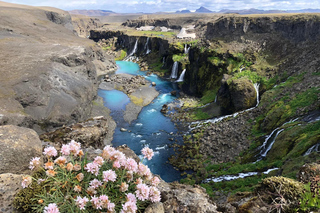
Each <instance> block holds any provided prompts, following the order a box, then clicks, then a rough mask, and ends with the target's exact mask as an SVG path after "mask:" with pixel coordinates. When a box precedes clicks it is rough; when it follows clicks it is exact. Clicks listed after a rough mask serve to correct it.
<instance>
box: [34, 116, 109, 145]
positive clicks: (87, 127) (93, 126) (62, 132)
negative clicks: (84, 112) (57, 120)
mask: <svg viewBox="0 0 320 213" xmlns="http://www.w3.org/2000/svg"><path fill="white" fill-rule="evenodd" d="M109 122H110V121H108V119H106V118H104V117H103V116H99V117H94V118H91V119H89V120H86V121H83V122H80V123H77V124H74V125H70V126H65V127H62V128H59V129H57V130H55V131H53V132H48V133H45V134H42V135H41V136H40V138H41V140H44V141H46V142H48V141H50V142H53V143H56V144H59V145H61V144H66V143H69V142H70V141H71V140H75V141H77V142H80V143H81V144H82V145H83V147H89V146H92V147H94V148H102V147H104V146H105V145H110V143H107V142H106V141H105V139H107V138H109V137H111V138H112V134H113V130H112V131H109V130H110V127H109Z"/></svg>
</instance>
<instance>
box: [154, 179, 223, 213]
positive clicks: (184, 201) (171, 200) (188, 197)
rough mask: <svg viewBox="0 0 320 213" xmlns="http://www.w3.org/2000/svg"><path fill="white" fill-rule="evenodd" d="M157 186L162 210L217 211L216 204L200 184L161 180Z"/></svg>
mask: <svg viewBox="0 0 320 213" xmlns="http://www.w3.org/2000/svg"><path fill="white" fill-rule="evenodd" d="M158 188H159V190H160V191H161V202H162V203H163V206H164V212H185V213H187V212H206V213H216V212H218V211H217V206H216V205H215V204H214V203H213V202H212V201H211V199H210V198H209V196H208V195H207V194H206V191H205V189H204V188H202V187H200V186H194V187H193V186H190V185H183V184H179V183H170V184H168V183H166V182H162V183H160V185H159V186H158Z"/></svg>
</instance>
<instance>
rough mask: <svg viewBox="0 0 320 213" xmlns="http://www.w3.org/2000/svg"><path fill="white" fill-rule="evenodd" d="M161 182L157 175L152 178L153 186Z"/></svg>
mask: <svg viewBox="0 0 320 213" xmlns="http://www.w3.org/2000/svg"><path fill="white" fill-rule="evenodd" d="M159 183H160V179H159V178H158V177H157V176H155V177H153V178H152V180H151V184H152V185H153V186H158V184H159Z"/></svg>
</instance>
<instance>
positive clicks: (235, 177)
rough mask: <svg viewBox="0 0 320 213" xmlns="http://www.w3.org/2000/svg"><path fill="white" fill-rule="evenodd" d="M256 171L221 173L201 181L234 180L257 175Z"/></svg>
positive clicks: (267, 172) (266, 172) (268, 171)
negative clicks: (232, 173)
mask: <svg viewBox="0 0 320 213" xmlns="http://www.w3.org/2000/svg"><path fill="white" fill-rule="evenodd" d="M277 169H279V168H272V169H268V170H267V171H265V172H262V173H263V174H269V173H270V172H272V171H274V170H277ZM258 174H259V173H258V172H247V173H239V174H238V175H223V176H220V177H216V178H215V177H212V178H208V179H205V180H204V181H202V182H203V183H208V182H215V183H217V182H221V181H230V180H236V179H239V178H245V177H250V176H254V175H258Z"/></svg>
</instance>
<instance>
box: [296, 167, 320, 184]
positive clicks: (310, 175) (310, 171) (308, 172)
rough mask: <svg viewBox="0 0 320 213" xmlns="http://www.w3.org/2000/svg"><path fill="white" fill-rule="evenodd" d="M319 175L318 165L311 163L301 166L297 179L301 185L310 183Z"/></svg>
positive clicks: (319, 168)
mask: <svg viewBox="0 0 320 213" xmlns="http://www.w3.org/2000/svg"><path fill="white" fill-rule="evenodd" d="M319 175H320V164H317V163H311V164H305V165H303V166H302V167H301V168H300V170H299V173H298V175H297V179H298V180H299V181H300V182H302V183H308V182H311V181H312V180H313V179H314V178H315V177H317V176H319Z"/></svg>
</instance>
